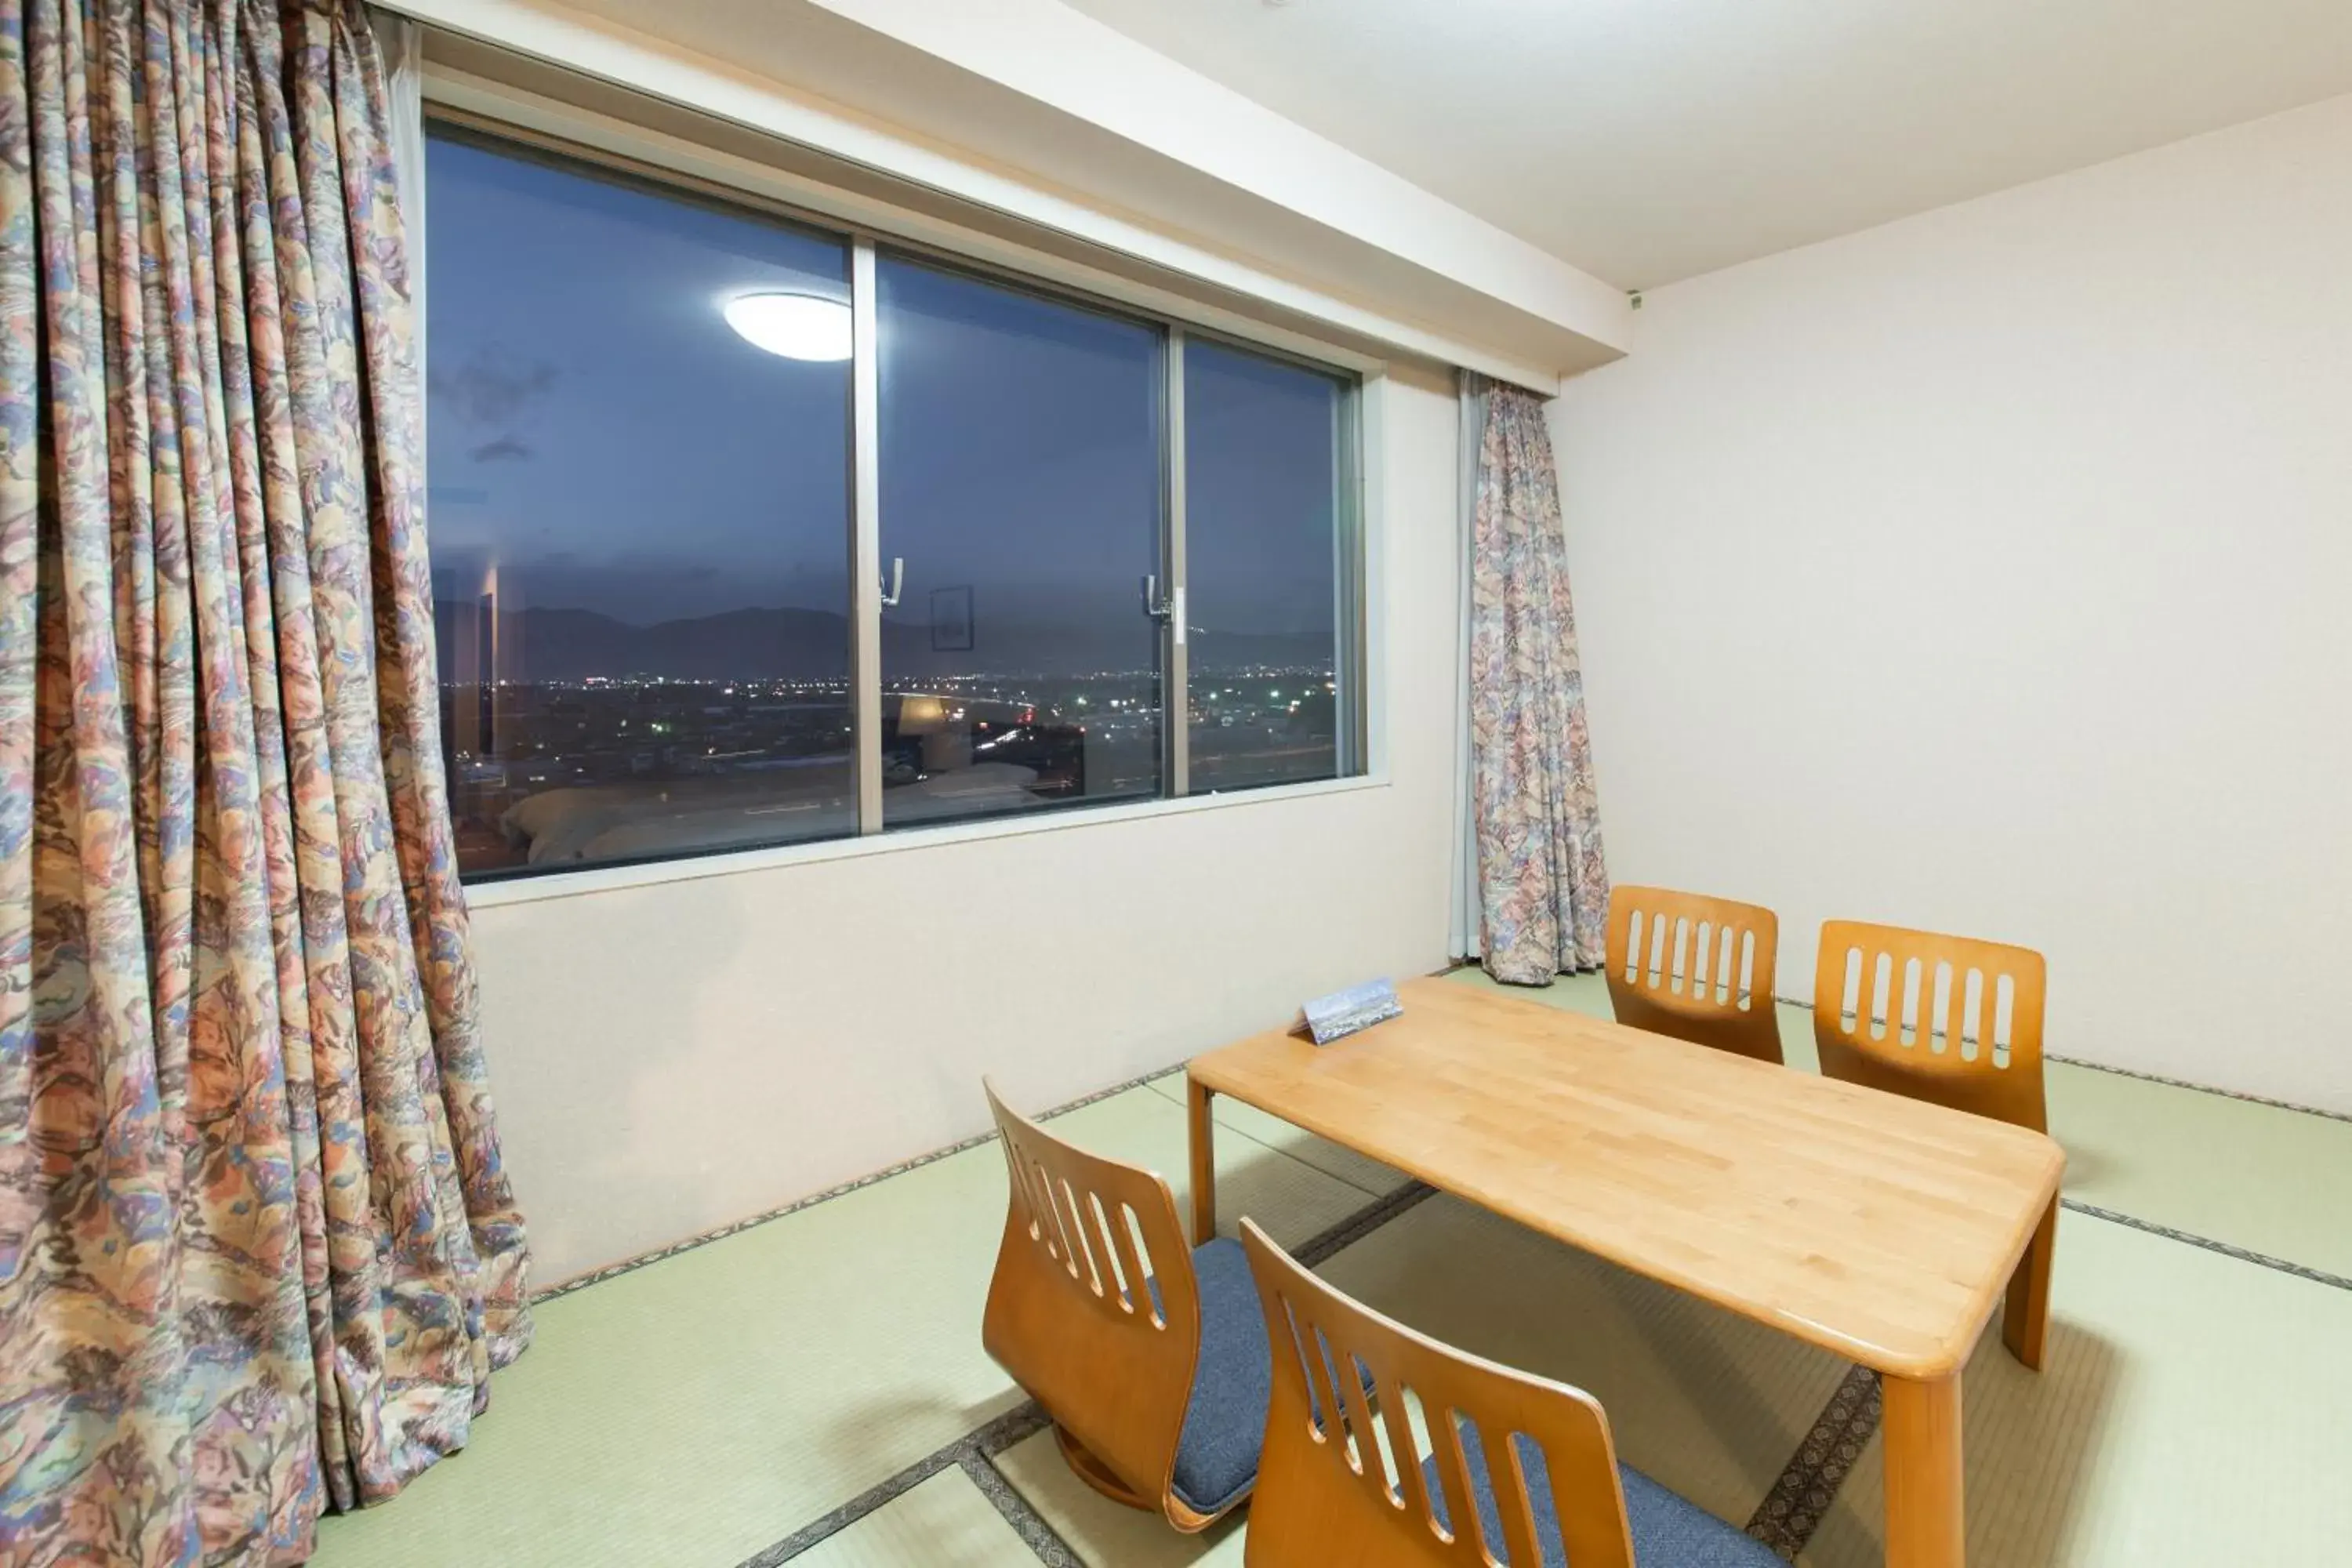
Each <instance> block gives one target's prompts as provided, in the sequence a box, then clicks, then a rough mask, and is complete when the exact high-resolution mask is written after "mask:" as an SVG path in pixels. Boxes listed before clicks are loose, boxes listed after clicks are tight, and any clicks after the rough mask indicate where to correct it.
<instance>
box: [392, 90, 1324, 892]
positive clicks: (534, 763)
mask: <svg viewBox="0 0 2352 1568" xmlns="http://www.w3.org/2000/svg"><path fill="white" fill-rule="evenodd" d="M427 180H428V201H429V203H430V222H429V224H428V226H427V230H426V234H427V242H428V245H429V246H430V252H429V255H428V258H427V279H428V287H429V293H428V297H427V310H428V317H427V334H426V356H427V364H428V369H429V375H428V397H427V417H428V430H429V437H430V465H431V475H430V480H431V507H430V527H431V538H432V544H433V557H434V579H435V581H434V587H435V598H436V631H437V633H438V639H439V646H440V659H441V680H442V699H443V703H442V707H443V739H444V742H445V750H446V756H447V763H448V768H449V778H450V794H451V800H452V804H453V810H454V813H455V816H456V817H457V835H458V849H459V857H460V863H461V865H462V867H463V868H464V870H465V873H466V875H467V877H468V878H469V879H485V878H492V877H507V876H517V875H527V874H530V873H533V872H539V871H547V870H557V869H564V868H578V867H582V866H589V865H604V864H614V863H623V862H630V861H643V860H649V859H661V858H676V857H679V856H687V855H698V854H708V853H712V852H717V851H724V850H730V849H740V848H747V847H763V846H770V845H775V844H782V843H790V842H793V841H798V840H804V839H812V838H822V837H846V836H852V835H856V834H861V833H864V834H871V833H880V832H887V831H894V830H899V829H907V828H915V827H920V826H928V825H935V824H939V823H943V822H950V821H957V820H963V819H970V818H975V817H982V816H998V815H1003V814H1014V813H1035V812H1040V811H1050V810H1054V809H1056V808H1063V807H1069V806H1075V805H1085V804H1089V803H1093V804H1101V803H1107V802H1113V801H1125V800H1137V799H1152V798H1159V797H1165V796H1172V795H1186V794H1205V793H1209V792H1212V791H1218V790H1227V789H1238V788H1246V787H1251V786H1255V785H1263V784H1290V783H1297V782H1302V781H1307V780H1315V779H1328V778H1332V777H1337V776H1342V775H1345V774H1348V773H1356V772H1360V771H1361V766H1362V763H1361V755H1362V746H1361V742H1360V732H1361V731H1360V722H1361V721H1360V714H1361V709H1362V692H1361V668H1360V666H1361V659H1360V654H1359V652H1358V651H1357V649H1358V633H1357V629H1356V628H1357V623H1358V610H1357V599H1358V595H1359V594H1360V585H1359V584H1360V541H1359V538H1358V531H1357V527H1356V516H1355V512H1356V491H1357V484H1358V481H1357V466H1358V457H1357V452H1356V421H1357V414H1356V400H1357V396H1356V384H1355V381H1354V378H1352V377H1351V376H1349V375H1346V374H1342V373H1339V372H1336V371H1332V370H1329V369H1327V368H1324V367H1321V366H1317V365H1311V364H1307V363H1300V362H1297V361H1295V360H1291V359H1286V358H1282V357H1277V356H1275V355H1273V354H1270V353H1262V352H1259V351H1256V350H1254V349H1249V348H1245V347H1242V346H1239V345H1234V344H1229V343H1226V342H1223V341H1213V340H1209V339H1205V338H1202V337H1201V336H1199V335H1196V334H1193V333H1190V332H1188V331H1185V330H1184V329H1182V328H1181V326H1180V325H1178V324H1176V323H1172V322H1169V321H1160V320H1154V319H1151V318H1149V317H1145V316H1140V315H1138V314H1136V313H1134V312H1132V311H1129V310H1120V309H1118V308H1116V307H1112V306H1108V305H1102V304H1097V303H1095V302H1092V301H1088V300H1080V299H1076V298H1074V297H1072V296H1069V295H1067V294H1065V293H1062V292H1059V291H1057V290H1054V289H1047V288H1045V287H1042V286H1035V285H1029V284H1024V283H1022V282H1019V281H1017V280H1013V279H1006V278H1003V277H1000V276H997V275H994V274H986V273H982V272H981V271H979V270H977V269H973V268H965V267H961V266H959V265H957V264H955V263H953V262H952V261H948V260H942V259H939V258H931V257H927V256H918V255H915V254H913V253H911V252H904V251H900V250H898V249H897V248H895V247H891V246H890V245H889V244H888V243H887V242H880V243H879V244H878V245H877V243H876V242H871V241H866V240H863V239H857V238H853V237H846V236H836V235H828V234H825V233H822V232H820V231H818V230H815V229H813V228H809V227H804V226H800V225H798V224H795V223H793V222H789V221H786V220H783V219H782V218H778V217H774V216H769V215H767V214H765V213H763V212H759V211H755V210H752V209H751V208H749V207H748V206H737V205H733V204H731V203H729V202H726V201H723V200H719V199H716V198H712V197H709V196H707V195H700V194H698V193H693V192H688V191H686V190H683V189H680V188H677V187H676V186H673V185H671V184H667V183H666V182H661V181H657V180H654V179H649V178H645V177H641V176H639V175H637V174H633V173H621V172H616V171H614V169H611V168H608V167H606V166H604V165H603V164H600V163H590V162H586V161H583V160H579V159H574V158H572V157H569V156H565V155H562V154H558V153H550V152H544V151H541V150H539V149H537V148H525V147H521V146H518V145H514V144H511V143H509V142H504V141H500V140H494V139H491V138H489V137H487V136H484V135H482V134H480V133H479V132H476V131H474V130H472V129H470V128H459V127H455V126H450V125H445V124H441V123H437V122H436V125H435V126H434V127H433V130H432V132H431V135H430V138H429V146H428V155H427Z"/></svg>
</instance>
